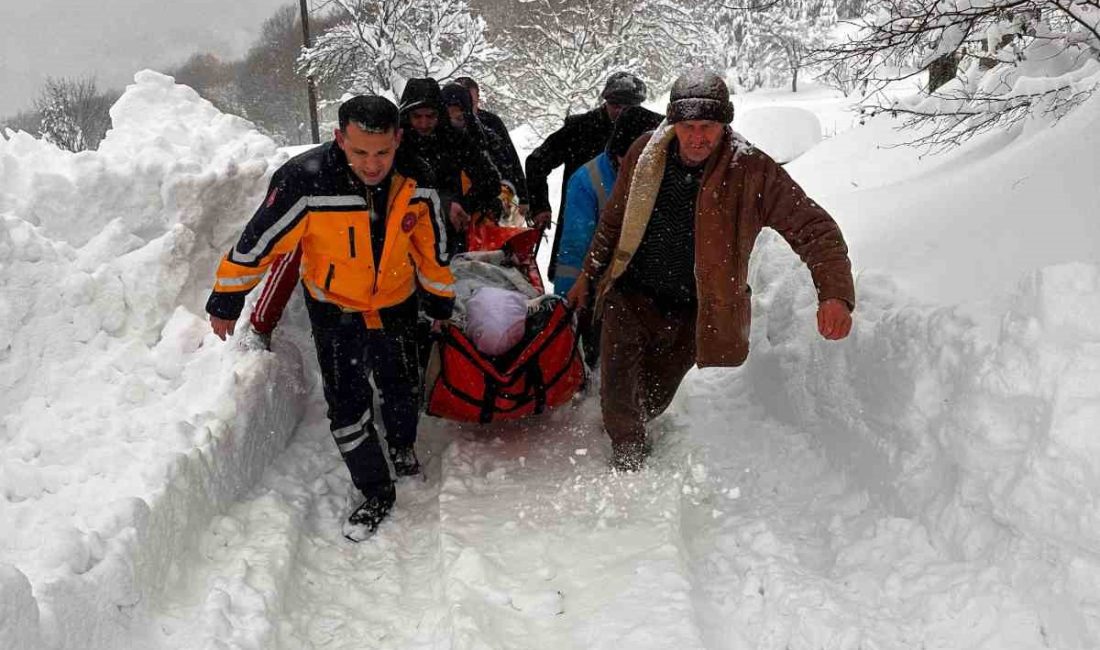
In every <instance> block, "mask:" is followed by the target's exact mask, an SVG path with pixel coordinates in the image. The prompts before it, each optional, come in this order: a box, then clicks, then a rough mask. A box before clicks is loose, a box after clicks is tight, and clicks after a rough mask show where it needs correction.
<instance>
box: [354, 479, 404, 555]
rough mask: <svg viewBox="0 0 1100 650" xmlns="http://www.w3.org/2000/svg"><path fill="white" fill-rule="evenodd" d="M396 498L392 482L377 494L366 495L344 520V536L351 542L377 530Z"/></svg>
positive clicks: (366, 536) (362, 538)
mask: <svg viewBox="0 0 1100 650" xmlns="http://www.w3.org/2000/svg"><path fill="white" fill-rule="evenodd" d="M396 499H397V496H396V492H395V491H394V489H393V484H392V483H390V484H389V485H387V486H386V487H384V488H382V489H381V490H379V493H378V494H373V495H370V496H368V497H367V498H366V500H364V501H363V503H360V504H359V507H358V508H356V509H355V510H354V511H353V512H352V513H351V514H350V515H349V516H348V520H347V521H346V522H344V530H343V532H344V537H346V538H348V539H349V540H350V541H353V542H361V541H363V540H365V539H368V538H369V537H370V536H371V535H373V534H374V531H376V530H378V526H379V525H380V524H381V523H382V520H383V519H385V518H386V515H388V514H389V512H390V510H391V509H392V508H393V502H394V501H395V500H396Z"/></svg>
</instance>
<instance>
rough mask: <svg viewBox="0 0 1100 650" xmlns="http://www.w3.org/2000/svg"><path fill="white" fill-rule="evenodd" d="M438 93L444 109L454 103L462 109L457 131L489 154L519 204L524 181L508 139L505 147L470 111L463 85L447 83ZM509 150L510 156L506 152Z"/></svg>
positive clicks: (524, 194) (524, 196)
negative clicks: (461, 122) (461, 125)
mask: <svg viewBox="0 0 1100 650" xmlns="http://www.w3.org/2000/svg"><path fill="white" fill-rule="evenodd" d="M441 93H442V96H443V106H444V108H446V107H449V106H458V107H460V108H461V109H462V116H463V118H464V119H465V121H466V126H465V128H464V129H460V131H461V132H462V133H464V134H465V135H466V136H467V137H468V138H470V139H471V140H473V141H474V143H475V144H476V145H477V146H478V147H480V148H481V149H482V150H483V151H485V152H487V153H488V154H489V157H490V158H491V159H492V160H493V164H494V165H496V168H497V170H498V171H499V172H500V177H501V181H502V182H504V183H505V184H507V185H508V186H509V187H510V188H511V190H512V193H513V194H515V195H516V196H517V197H519V199H520V202H521V203H526V202H527V201H526V199H527V183H526V181H525V180H524V176H523V169H522V168H521V167H520V164H519V157H518V156H516V155H515V149H512V148H511V141H509V144H508V146H505V144H504V143H503V142H502V141H501V139H500V136H498V135H497V134H496V133H495V132H494V131H493V130H491V129H489V128H487V127H486V126H485V125H484V124H482V122H481V118H479V117H478V114H477V113H475V112H474V101H473V98H472V97H470V91H469V90H467V89H466V88H465V87H463V86H460V85H459V84H456V83H450V84H447V85H446V86H443V88H442V91H441ZM443 116H444V118H446V116H447V113H446V111H444V113H443ZM452 126H453V125H452ZM509 150H510V151H511V155H509ZM521 189H522V193H521Z"/></svg>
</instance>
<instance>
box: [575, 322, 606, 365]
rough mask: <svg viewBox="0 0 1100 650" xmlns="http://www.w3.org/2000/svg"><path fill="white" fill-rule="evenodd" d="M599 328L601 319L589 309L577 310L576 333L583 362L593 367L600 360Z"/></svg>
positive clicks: (601, 324) (601, 325)
mask: <svg viewBox="0 0 1100 650" xmlns="http://www.w3.org/2000/svg"><path fill="white" fill-rule="evenodd" d="M601 328H603V321H602V320H600V319H599V318H596V317H595V316H594V315H593V314H592V310H591V309H583V310H581V311H578V312H577V335H578V337H579V338H580V344H581V353H582V354H583V355H584V363H585V364H586V365H587V366H588V367H589V368H595V367H596V366H597V365H598V364H599V362H600V337H601V334H600V330H601Z"/></svg>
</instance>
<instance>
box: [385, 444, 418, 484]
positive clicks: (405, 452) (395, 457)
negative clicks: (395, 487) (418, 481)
mask: <svg viewBox="0 0 1100 650" xmlns="http://www.w3.org/2000/svg"><path fill="white" fill-rule="evenodd" d="M390 460H391V461H393V471H394V473H395V474H397V476H398V477H402V476H416V475H417V474H419V473H420V461H419V460H417V458H416V450H415V449H413V448H412V447H401V448H396V449H395V448H391V449H390Z"/></svg>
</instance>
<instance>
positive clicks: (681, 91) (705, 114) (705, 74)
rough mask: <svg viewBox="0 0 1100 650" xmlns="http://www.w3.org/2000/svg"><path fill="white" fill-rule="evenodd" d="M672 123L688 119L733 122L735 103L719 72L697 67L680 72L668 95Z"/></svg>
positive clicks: (668, 111)
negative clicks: (731, 100) (731, 99)
mask: <svg viewBox="0 0 1100 650" xmlns="http://www.w3.org/2000/svg"><path fill="white" fill-rule="evenodd" d="M666 112H667V113H668V121H669V123H670V124H675V123H676V122H683V121H687V120H710V121H714V122H721V123H723V124H729V123H731V122H733V103H732V102H730V91H729V88H728V87H727V86H726V82H725V81H723V80H722V77H719V76H718V75H717V74H715V73H713V72H711V71H709V70H702V69H695V70H690V71H688V72H685V73H684V74H682V75H680V76H679V77H678V78H677V79H676V81H675V82H673V84H672V92H671V93H669V98H668V109H667V111H666Z"/></svg>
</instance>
